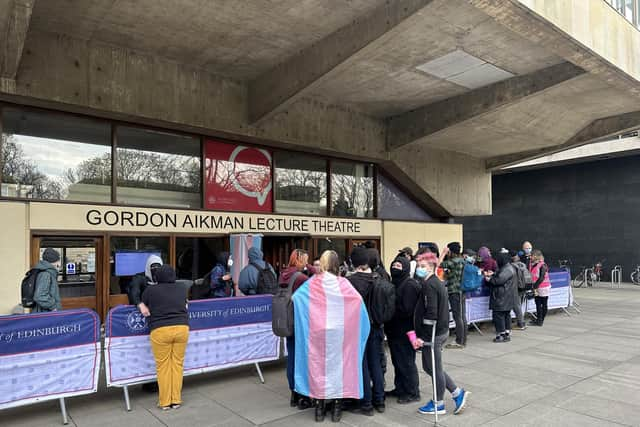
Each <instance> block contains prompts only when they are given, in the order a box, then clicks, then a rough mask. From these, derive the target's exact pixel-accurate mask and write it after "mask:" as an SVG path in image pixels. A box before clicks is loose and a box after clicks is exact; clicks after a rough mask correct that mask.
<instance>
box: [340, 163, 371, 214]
mask: <svg viewBox="0 0 640 427" xmlns="http://www.w3.org/2000/svg"><path fill="white" fill-rule="evenodd" d="M373 196H374V193H373V165H371V164H368V163H350V162H340V161H334V162H331V207H332V209H331V212H332V215H335V216H354V217H372V216H373Z"/></svg>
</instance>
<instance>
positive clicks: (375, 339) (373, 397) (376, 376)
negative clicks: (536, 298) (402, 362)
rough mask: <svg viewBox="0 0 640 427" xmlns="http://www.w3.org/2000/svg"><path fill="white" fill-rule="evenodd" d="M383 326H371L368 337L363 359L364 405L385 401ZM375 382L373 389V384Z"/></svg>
mask: <svg viewBox="0 0 640 427" xmlns="http://www.w3.org/2000/svg"><path fill="white" fill-rule="evenodd" d="M382 340H383V332H382V328H377V327H374V326H373V325H372V326H371V332H370V333H369V338H368V339H367V345H366V347H365V350H364V358H363V361H362V382H363V384H364V397H363V398H362V402H361V406H362V407H367V408H368V407H371V405H372V404H373V403H375V404H378V403H382V402H384V376H383V375H382V367H381V366H380V349H381V348H382ZM372 383H373V389H372V387H371V384H372Z"/></svg>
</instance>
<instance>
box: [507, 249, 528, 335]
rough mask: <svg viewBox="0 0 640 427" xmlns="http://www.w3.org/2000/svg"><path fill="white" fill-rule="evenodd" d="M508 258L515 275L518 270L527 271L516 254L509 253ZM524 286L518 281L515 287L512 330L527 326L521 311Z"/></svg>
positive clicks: (522, 328)
mask: <svg viewBox="0 0 640 427" xmlns="http://www.w3.org/2000/svg"><path fill="white" fill-rule="evenodd" d="M509 256H510V257H511V265H513V267H514V268H515V271H516V273H517V272H518V270H519V269H522V270H526V271H529V269H528V268H527V266H526V265H525V264H524V263H523V262H522V261H520V256H519V255H518V253H517V252H515V251H511V252H510V253H509ZM525 285H526V284H525V283H520V282H519V281H518V285H517V286H516V300H515V302H514V306H513V312H514V314H515V315H516V327H515V328H514V329H517V330H519V331H524V330H525V329H527V325H525V323H524V312H523V311H522V302H523V301H524V294H525V292H526V288H525ZM509 323H511V321H509Z"/></svg>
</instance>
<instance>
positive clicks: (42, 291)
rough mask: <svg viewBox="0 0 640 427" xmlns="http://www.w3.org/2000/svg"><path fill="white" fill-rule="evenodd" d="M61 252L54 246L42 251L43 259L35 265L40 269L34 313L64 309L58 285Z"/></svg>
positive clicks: (35, 292)
mask: <svg viewBox="0 0 640 427" xmlns="http://www.w3.org/2000/svg"><path fill="white" fill-rule="evenodd" d="M59 262H60V254H59V253H58V251H56V250H55V249H52V248H47V249H45V250H44V252H43V253H42V259H41V260H40V262H38V263H37V264H36V266H35V267H33V268H34V269H35V270H38V277H37V278H36V288H35V291H34V294H33V302H34V303H35V305H34V307H33V312H34V313H41V312H45V311H57V310H62V304H61V303H60V288H59V287H58V267H57V266H56V265H57V264H58V263H59Z"/></svg>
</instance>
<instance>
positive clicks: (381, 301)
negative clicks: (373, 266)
mask: <svg viewBox="0 0 640 427" xmlns="http://www.w3.org/2000/svg"><path fill="white" fill-rule="evenodd" d="M371 285H372V286H371V287H370V289H369V292H368V300H369V304H368V306H369V316H370V317H371V319H370V320H371V322H372V323H373V324H375V325H384V324H385V323H387V322H388V321H390V320H391V319H392V318H393V315H394V314H395V312H396V288H395V286H393V284H392V283H391V282H389V281H388V280H386V279H385V278H383V277H381V276H380V275H378V274H377V273H374V274H373V283H372V284H371Z"/></svg>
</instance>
